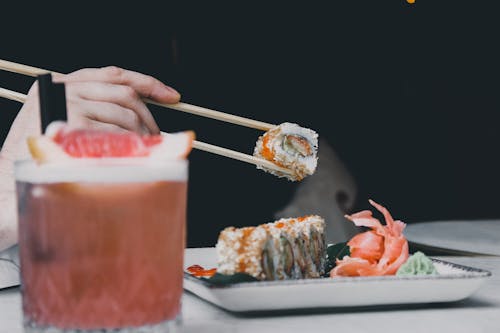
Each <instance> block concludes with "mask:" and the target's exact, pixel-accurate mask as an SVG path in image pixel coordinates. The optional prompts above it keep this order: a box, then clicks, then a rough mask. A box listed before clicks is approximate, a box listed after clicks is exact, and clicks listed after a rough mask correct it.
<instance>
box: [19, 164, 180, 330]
mask: <svg viewBox="0 0 500 333" xmlns="http://www.w3.org/2000/svg"><path fill="white" fill-rule="evenodd" d="M140 161H141V159H136V160H134V161H129V162H127V161H120V163H111V164H110V163H98V162H90V163H69V164H68V165H41V166H39V165H37V164H35V163H34V162H21V163H19V164H17V166H16V179H17V191H18V206H19V236H20V237H19V245H20V246H19V248H20V256H21V277H22V293H23V311H24V322H25V327H26V328H29V330H30V331H32V332H44V331H46V330H48V329H54V328H55V329H59V330H60V331H61V332H65V331H67V332H71V331H72V330H77V329H79V331H78V332H85V330H88V331H92V330H102V332H105V331H106V330H109V331H113V332H119V329H129V330H128V331H127V332H129V331H130V332H133V331H134V328H138V329H140V328H142V329H144V328H149V329H151V330H152V331H156V330H158V331H162V332H163V331H165V330H166V329H167V328H168V327H170V326H171V325H172V323H174V322H175V319H176V318H177V317H178V316H179V313H180V298H181V295H182V276H183V251H184V246H185V222H186V201H187V161H185V160H178V161H170V162H162V163H156V164H152V163H147V161H143V162H140ZM51 332H53V331H51ZM100 332H101V331H100Z"/></svg>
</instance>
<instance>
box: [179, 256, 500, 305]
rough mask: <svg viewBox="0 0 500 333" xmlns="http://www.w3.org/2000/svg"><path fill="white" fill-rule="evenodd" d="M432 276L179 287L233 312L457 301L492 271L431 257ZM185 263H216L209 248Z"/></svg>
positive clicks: (195, 282)
mask: <svg viewBox="0 0 500 333" xmlns="http://www.w3.org/2000/svg"><path fill="white" fill-rule="evenodd" d="M433 261H434V265H435V267H436V269H437V270H438V272H439V275H437V276H416V277H398V276H383V277H352V278H350V277H349V278H338V279H330V278H321V279H304V280H286V281H260V282H244V283H238V284H233V285H228V286H214V285H212V284H210V283H208V282H206V281H203V280H202V279H198V278H195V277H192V276H190V275H189V274H187V273H186V274H185V275H184V289H186V290H188V291H190V292H192V293H193V294H195V295H197V296H198V297H201V298H202V299H205V300H207V301H208V302H211V303H213V304H215V305H218V306H220V307H222V308H224V309H226V310H229V311H234V312H242V311H264V310H267V311H269V310H288V309H305V308H325V307H355V306H374V305H389V304H416V303H435V302H453V301H459V300H462V299H464V298H467V297H469V296H470V295H472V294H473V293H474V292H475V291H476V290H477V289H478V288H479V287H480V286H481V284H482V283H483V282H484V281H485V280H486V279H487V278H488V277H490V276H491V273H490V272H488V271H484V270H481V269H477V268H472V267H466V266H461V265H456V264H452V263H448V262H445V261H440V260H436V259H433ZM184 265H185V267H189V266H191V265H201V266H203V267H205V268H213V267H216V254H215V249H214V248H195V249H186V252H185V259H184Z"/></svg>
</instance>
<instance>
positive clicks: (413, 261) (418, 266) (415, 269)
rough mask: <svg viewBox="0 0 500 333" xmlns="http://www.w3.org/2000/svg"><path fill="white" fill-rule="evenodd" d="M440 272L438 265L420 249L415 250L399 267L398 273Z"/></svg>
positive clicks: (407, 274) (408, 274) (400, 274)
mask: <svg viewBox="0 0 500 333" xmlns="http://www.w3.org/2000/svg"><path fill="white" fill-rule="evenodd" d="M437 274H439V273H438V272H437V270H436V267H434V265H433V264H432V260H430V259H429V258H428V257H427V256H426V255H425V254H423V253H422V252H420V251H418V252H415V253H414V254H413V255H412V256H411V257H409V258H408V260H406V262H405V263H404V264H403V265H401V267H399V269H398V271H397V272H396V275H398V276H411V275H437Z"/></svg>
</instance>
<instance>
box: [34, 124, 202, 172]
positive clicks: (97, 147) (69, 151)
mask: <svg viewBox="0 0 500 333" xmlns="http://www.w3.org/2000/svg"><path fill="white" fill-rule="evenodd" d="M46 133H47V134H46V135H44V136H39V137H30V138H28V146H29V149H30V152H31V155H32V156H33V158H34V159H35V160H37V161H39V162H41V163H47V162H56V161H63V160H68V159H71V158H93V159H94V158H124V157H148V158H152V159H159V160H169V159H170V160H172V159H184V158H186V157H187V155H188V154H189V152H190V151H191V149H192V146H193V141H194V137H195V135H194V132H192V131H186V132H179V133H173V134H162V135H144V136H141V135H138V134H136V133H133V132H106V131H97V130H86V129H69V128H68V127H67V126H62V125H60V124H57V125H54V126H49V127H48V129H47V131H46Z"/></svg>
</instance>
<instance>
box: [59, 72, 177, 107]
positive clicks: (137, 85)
mask: <svg viewBox="0 0 500 333" xmlns="http://www.w3.org/2000/svg"><path fill="white" fill-rule="evenodd" d="M54 79H55V80H57V81H59V82H84V81H99V82H106V83H112V84H118V85H126V86H129V87H131V88H133V89H134V90H135V91H136V92H137V93H138V94H139V95H140V96H141V97H144V98H150V99H152V100H155V101H156V102H159V103H166V104H173V103H177V102H179V100H180V94H179V93H178V92H177V91H176V90H174V89H173V88H171V87H169V86H167V85H165V84H163V83H162V82H160V81H159V80H157V79H155V78H154V77H152V76H149V75H145V74H141V73H137V72H133V71H129V70H126V69H122V68H119V67H115V66H110V67H104V68H85V69H81V70H79V71H76V72H73V73H70V74H68V75H64V76H55V77H54Z"/></svg>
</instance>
